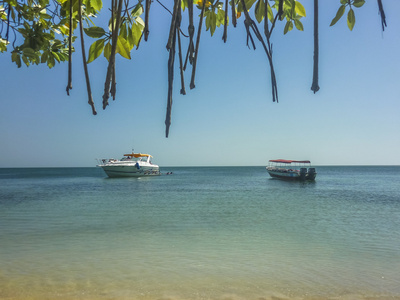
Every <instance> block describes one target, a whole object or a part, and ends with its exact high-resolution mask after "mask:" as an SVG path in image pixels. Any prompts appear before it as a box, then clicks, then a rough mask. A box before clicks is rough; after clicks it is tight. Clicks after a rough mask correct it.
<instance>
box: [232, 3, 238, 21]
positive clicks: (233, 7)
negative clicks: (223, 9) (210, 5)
mask: <svg viewBox="0 0 400 300" xmlns="http://www.w3.org/2000/svg"><path fill="white" fill-rule="evenodd" d="M231 7H232V24H233V27H236V24H237V20H236V5H235V1H232V5H231Z"/></svg>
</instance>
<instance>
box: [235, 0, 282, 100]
mask: <svg viewBox="0 0 400 300" xmlns="http://www.w3.org/2000/svg"><path fill="white" fill-rule="evenodd" d="M241 3H242V6H243V12H244V14H245V21H244V24H245V26H246V31H247V43H248V41H249V39H250V40H251V42H252V45H253V48H254V49H255V44H254V41H253V38H252V36H251V33H250V29H252V30H253V32H254V34H255V36H256V37H257V39H258V40H259V41H260V42H261V44H262V46H263V48H264V51H265V53H266V54H267V57H268V61H269V65H270V70H271V87H272V101H273V102H275V101H276V102H278V86H277V83H276V77H275V70H274V65H273V62H272V47H271V44H270V43H269V36H270V33H269V34H268V35H267V42H268V46H267V45H266V44H265V42H264V39H263V37H262V36H261V33H260V31H259V30H258V28H257V25H256V23H255V22H254V20H253V19H252V18H251V17H250V14H249V12H248V11H247V8H246V3H245V1H244V0H241ZM271 30H272V29H271Z"/></svg>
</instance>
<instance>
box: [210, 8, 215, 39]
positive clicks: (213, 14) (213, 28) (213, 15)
mask: <svg viewBox="0 0 400 300" xmlns="http://www.w3.org/2000/svg"><path fill="white" fill-rule="evenodd" d="M210 19H211V20H210V33H211V36H213V34H214V32H215V29H216V28H217V15H216V14H215V13H214V12H213V11H212V12H211V14H210Z"/></svg>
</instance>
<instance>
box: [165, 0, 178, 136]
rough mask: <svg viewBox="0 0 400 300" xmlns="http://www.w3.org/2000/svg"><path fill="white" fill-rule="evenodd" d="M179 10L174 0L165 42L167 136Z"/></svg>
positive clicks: (167, 132)
mask: <svg viewBox="0 0 400 300" xmlns="http://www.w3.org/2000/svg"><path fill="white" fill-rule="evenodd" d="M180 10H181V0H175V2H174V11H173V13H172V20H171V28H170V35H169V38H168V43H167V50H168V51H169V57H168V98H167V112H166V116H165V137H168V135H169V128H170V126H171V112H172V92H173V83H174V64H175V48H176V35H177V34H179V26H180V18H181V16H180ZM181 60H182V59H181Z"/></svg>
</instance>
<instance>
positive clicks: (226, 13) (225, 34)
mask: <svg viewBox="0 0 400 300" xmlns="http://www.w3.org/2000/svg"><path fill="white" fill-rule="evenodd" d="M227 38H228V0H225V18H224V34H223V35H222V40H223V41H224V43H226V39H227Z"/></svg>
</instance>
